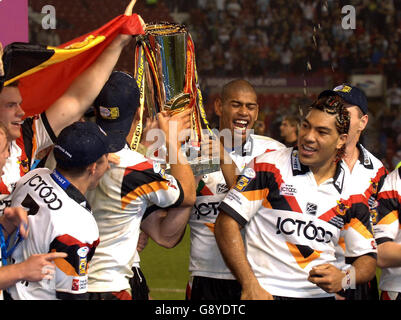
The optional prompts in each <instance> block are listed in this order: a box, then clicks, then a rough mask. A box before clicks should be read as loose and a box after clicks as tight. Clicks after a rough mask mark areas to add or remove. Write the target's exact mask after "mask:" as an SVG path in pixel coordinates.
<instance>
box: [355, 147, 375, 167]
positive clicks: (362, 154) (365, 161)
mask: <svg viewBox="0 0 401 320" xmlns="http://www.w3.org/2000/svg"><path fill="white" fill-rule="evenodd" d="M356 147H357V148H358V150H359V158H358V160H359V162H360V163H361V164H362V165H363V166H364V167H365V168H366V169H371V170H373V163H372V160H371V159H370V157H369V154H368V151H367V150H366V149H365V148H364V147H363V146H362V145H361V144H360V143H358V144H357V145H356Z"/></svg>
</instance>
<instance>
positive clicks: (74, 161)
mask: <svg viewBox="0 0 401 320" xmlns="http://www.w3.org/2000/svg"><path fill="white" fill-rule="evenodd" d="M112 150H113V148H112V141H111V138H110V137H109V136H107V134H106V133H105V132H104V131H103V130H102V129H101V128H100V127H99V126H98V125H97V124H96V123H94V122H90V121H87V122H74V123H73V124H71V125H69V126H68V127H65V128H64V129H63V130H62V131H61V132H60V134H59V136H58V137H57V140H56V143H55V145H54V151H53V153H54V157H55V159H56V161H57V164H59V165H60V166H62V167H63V168H79V167H85V166H87V165H89V164H91V163H94V162H96V161H97V160H98V159H99V158H100V157H101V156H103V155H104V154H107V153H110V152H113V151H112Z"/></svg>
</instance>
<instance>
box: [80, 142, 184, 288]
mask: <svg viewBox="0 0 401 320" xmlns="http://www.w3.org/2000/svg"><path fill="white" fill-rule="evenodd" d="M116 155H118V156H119V157H120V164H118V165H116V164H110V167H111V168H110V170H108V171H107V172H106V173H105V175H104V176H103V178H102V179H101V180H100V182H99V185H98V186H97V188H96V189H95V190H94V191H91V192H90V193H88V200H89V203H90V204H91V205H92V210H93V213H94V217H95V219H96V221H97V224H98V227H99V233H100V244H99V246H98V247H97V249H96V253H95V255H94V257H93V259H92V262H91V265H90V266H89V291H90V292H112V291H121V290H125V289H129V288H130V285H129V282H128V280H129V279H130V278H132V276H133V272H132V270H131V268H132V266H133V265H134V261H135V255H136V247H137V243H138V237H139V233H140V224H141V221H142V219H143V217H144V216H145V215H146V214H148V213H149V212H150V211H151V210H155V209H157V208H159V207H161V208H167V207H170V206H173V205H175V206H178V205H180V204H181V202H182V199H183V192H182V191H181V186H180V184H179V182H178V181H177V180H176V179H175V178H174V177H172V176H169V175H167V174H165V173H164V170H163V169H162V168H161V166H160V164H159V163H158V162H153V161H150V160H148V159H147V158H145V157H144V156H143V155H141V154H140V153H138V152H135V151H132V150H130V149H129V147H128V146H126V147H125V148H124V149H122V150H120V151H119V152H117V153H116Z"/></svg>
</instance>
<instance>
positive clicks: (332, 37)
mask: <svg viewBox="0 0 401 320" xmlns="http://www.w3.org/2000/svg"><path fill="white" fill-rule="evenodd" d="M28 3H29V39H30V42H33V43H39V44H45V45H55V46H56V45H59V44H61V43H64V42H67V41H69V40H71V39H73V38H76V37H78V36H80V35H83V34H85V33H87V32H89V31H91V30H94V29H96V28H98V27H100V26H101V25H103V24H105V23H106V22H108V21H109V20H111V19H112V18H114V17H116V16H117V15H119V14H121V13H123V12H124V9H125V7H126V5H127V3H128V0H127V1H125V0H69V1H56V0H28ZM45 5H53V6H54V7H55V9H56V19H57V20H56V21H57V25H56V29H48V30H44V29H43V28H42V19H43V17H44V14H41V10H42V8H43V6H45ZM345 5H352V6H354V8H355V9H356V28H355V29H353V30H352V29H351V30H344V29H343V28H342V24H341V22H342V18H343V17H344V14H342V13H341V9H342V8H343V7H344V6H345ZM134 12H136V13H138V14H140V15H141V16H142V17H143V19H144V20H145V22H162V21H167V22H177V23H183V24H185V25H186V26H187V27H188V30H189V32H190V33H191V36H192V38H193V40H194V43H195V51H196V58H197V68H198V73H199V78H200V86H201V90H202V94H203V98H204V100H205V108H206V112H207V116H208V120H209V122H211V123H212V124H213V123H216V120H217V119H216V118H215V114H214V112H213V108H212V103H213V99H214V97H215V96H216V93H217V92H218V90H219V88H220V87H219V86H220V84H222V83H225V82H227V81H228V80H230V79H232V78H238V77H242V78H246V79H248V80H249V81H250V82H251V83H253V84H254V85H255V87H256V89H257V92H258V94H259V105H260V116H259V120H260V121H261V123H263V124H264V132H263V133H264V134H265V135H268V136H271V137H273V138H279V130H278V126H279V124H280V122H281V119H282V117H283V116H284V115H285V114H287V113H292V114H294V113H297V112H298V110H299V107H302V106H305V105H306V104H308V103H309V102H310V101H312V100H313V99H315V98H316V96H317V94H318V93H319V92H320V91H322V90H323V89H326V88H330V87H332V86H334V85H338V84H341V83H343V82H349V83H352V84H353V85H357V86H359V87H360V88H361V89H363V90H364V91H365V93H366V94H367V96H368V99H369V111H370V112H369V116H370V117H369V126H368V129H367V130H366V132H365V134H364V136H363V143H364V145H365V146H366V147H367V148H368V149H369V150H370V151H371V152H372V153H373V154H374V155H376V156H377V157H378V158H380V159H382V161H383V162H384V163H385V165H386V166H387V168H388V169H389V170H392V169H393V168H394V167H395V165H396V164H397V163H398V162H399V161H401V112H400V105H401V73H400V71H401V50H399V49H400V47H401V0H346V1H343V0H300V1H296V0H191V1H189V0H138V1H137V4H136V6H135V9H134ZM117 69H119V70H127V71H130V72H132V71H133V70H134V52H133V44H131V45H130V46H128V47H127V48H125V50H124V52H123V54H122V56H121V58H120V60H119V63H118V65H117ZM262 130H263V129H262ZM188 255H189V237H188V230H187V232H186V235H185V237H184V239H183V241H182V242H181V243H180V244H179V245H178V246H177V247H176V248H174V249H170V250H167V249H163V248H161V247H158V246H157V245H155V244H154V243H153V242H152V241H150V243H149V244H148V246H147V247H146V249H145V250H144V251H143V253H142V254H141V259H142V262H141V267H142V269H143V272H144V273H145V276H146V277H147V281H148V283H149V287H150V288H151V295H152V297H153V298H154V299H184V297H185V286H186V282H187V280H188V276H189V274H188Z"/></svg>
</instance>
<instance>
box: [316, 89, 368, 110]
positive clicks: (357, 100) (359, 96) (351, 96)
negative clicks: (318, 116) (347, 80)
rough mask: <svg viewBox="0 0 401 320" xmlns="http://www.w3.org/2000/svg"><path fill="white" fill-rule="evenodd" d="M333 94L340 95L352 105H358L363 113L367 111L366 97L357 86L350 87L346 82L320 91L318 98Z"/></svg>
mask: <svg viewBox="0 0 401 320" xmlns="http://www.w3.org/2000/svg"><path fill="white" fill-rule="evenodd" d="M333 95H337V96H340V97H341V98H343V99H344V100H345V101H346V102H348V103H349V104H352V105H353V106H358V107H359V109H361V111H362V112H363V114H367V113H368V101H367V99H366V95H365V93H364V92H363V91H362V90H361V89H359V88H357V87H352V86H350V85H347V84H342V85H340V86H337V87H335V88H334V89H333V90H325V91H323V92H321V93H320V94H319V97H318V99H320V98H322V97H326V96H333Z"/></svg>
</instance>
